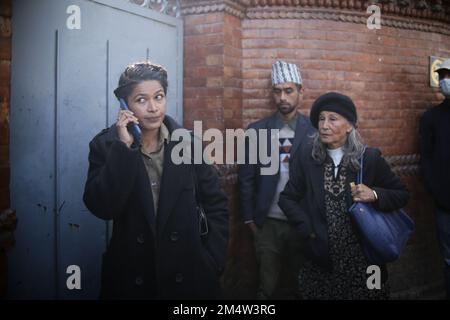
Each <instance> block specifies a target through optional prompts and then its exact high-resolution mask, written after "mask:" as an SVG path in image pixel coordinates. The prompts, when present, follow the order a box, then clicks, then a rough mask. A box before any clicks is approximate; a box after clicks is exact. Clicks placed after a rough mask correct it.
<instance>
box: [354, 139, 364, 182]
mask: <svg viewBox="0 0 450 320" xmlns="http://www.w3.org/2000/svg"><path fill="white" fill-rule="evenodd" d="M364 152H366V148H365V147H364V151H363V153H362V155H361V158H360V159H359V172H358V175H357V176H356V183H357V184H362V182H363V167H364V161H363V158H364Z"/></svg>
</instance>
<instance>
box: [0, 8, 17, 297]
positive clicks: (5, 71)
mask: <svg viewBox="0 0 450 320" xmlns="http://www.w3.org/2000/svg"><path fill="white" fill-rule="evenodd" d="M10 79H11V0H6V1H2V2H1V3H0V299H1V298H2V297H5V296H6V289H7V283H8V276H7V265H8V263H7V257H6V249H7V248H8V247H9V246H10V245H11V244H12V233H10V228H9V223H8V221H9V219H8V218H11V217H13V216H14V214H13V212H11V211H10V210H6V209H7V208H9V206H10V201H9V176H10V168H9V102H10V99H9V97H10Z"/></svg>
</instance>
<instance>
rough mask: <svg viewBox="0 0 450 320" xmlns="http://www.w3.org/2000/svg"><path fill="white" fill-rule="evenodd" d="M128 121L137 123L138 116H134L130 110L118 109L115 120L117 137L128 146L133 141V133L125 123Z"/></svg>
mask: <svg viewBox="0 0 450 320" xmlns="http://www.w3.org/2000/svg"><path fill="white" fill-rule="evenodd" d="M130 122H134V123H136V124H137V125H138V124H139V121H138V118H136V117H135V116H134V114H133V112H131V111H130V110H120V111H119V115H118V116H117V122H116V127H117V132H118V134H119V139H120V140H121V141H122V142H124V143H125V144H126V145H127V146H128V147H130V146H131V144H132V143H133V141H134V138H133V135H132V134H131V133H130V132H129V131H128V129H127V125H128V124H129V123H130Z"/></svg>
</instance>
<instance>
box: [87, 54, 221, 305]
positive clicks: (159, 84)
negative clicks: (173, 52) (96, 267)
mask: <svg viewBox="0 0 450 320" xmlns="http://www.w3.org/2000/svg"><path fill="white" fill-rule="evenodd" d="M167 87H168V82H167V72H166V70H165V69H164V68H163V67H161V66H159V65H155V64H152V63H150V62H141V63H134V64H131V65H129V66H128V67H127V68H126V69H125V71H124V72H123V73H122V75H121V76H120V79H119V86H118V88H117V89H116V90H115V91H114V93H115V95H116V97H117V98H118V99H123V100H122V101H121V102H122V105H123V109H122V110H120V112H119V114H118V117H117V122H116V123H115V124H114V125H112V126H111V127H109V128H107V129H105V130H103V131H102V132H100V133H99V134H98V135H97V136H96V137H95V138H94V139H93V140H92V141H91V142H90V144H89V147H90V152H89V171H88V177H87V181H86V186H85V191H84V202H85V204H86V206H87V208H88V209H89V210H90V211H91V212H92V213H93V214H94V215H95V216H97V217H99V218H101V219H103V220H113V222H114V223H113V232H112V237H111V241H110V243H109V245H108V248H107V250H106V252H105V254H104V255H103V264H102V281H101V293H100V298H102V299H214V298H216V299H217V298H220V297H221V292H220V283H219V276H220V274H221V272H222V271H223V268H224V263H225V257H226V250H227V242H228V213H227V198H226V196H225V194H224V193H223V192H222V190H221V189H220V186H219V181H218V177H217V173H216V172H215V169H214V168H213V167H212V166H210V165H207V164H198V165H197V164H196V165H192V164H180V165H176V164H174V163H173V161H172V159H171V151H172V149H173V147H174V146H175V145H176V144H177V143H178V142H174V141H171V140H170V136H171V133H172V132H173V131H174V130H175V129H178V128H181V127H180V126H179V125H178V124H177V123H176V122H175V120H173V119H172V118H171V117H169V116H167V115H166V94H167ZM133 126H138V128H139V129H138V128H136V127H134V128H133ZM129 129H132V130H129ZM138 131H140V132H138ZM199 208H203V209H204V210H203V211H204V213H205V216H206V219H202V218H201V214H200V211H201V210H199ZM205 220H206V221H205Z"/></svg>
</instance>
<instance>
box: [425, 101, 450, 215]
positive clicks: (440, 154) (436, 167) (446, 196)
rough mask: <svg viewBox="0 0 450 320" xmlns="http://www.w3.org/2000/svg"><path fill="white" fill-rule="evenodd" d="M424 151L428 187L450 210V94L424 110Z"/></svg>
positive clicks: (437, 203) (438, 202)
mask: <svg viewBox="0 0 450 320" xmlns="http://www.w3.org/2000/svg"><path fill="white" fill-rule="evenodd" d="M420 155H421V162H422V170H423V175H424V179H425V185H426V187H427V190H428V191H429V192H430V193H431V194H432V196H433V198H434V200H435V202H436V205H437V206H438V207H439V208H441V209H443V210H444V211H447V212H450V98H447V99H445V100H444V101H443V102H442V103H441V104H440V105H438V106H436V107H434V108H431V109H429V110H427V111H426V112H425V113H424V114H423V116H422V119H421V121H420Z"/></svg>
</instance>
